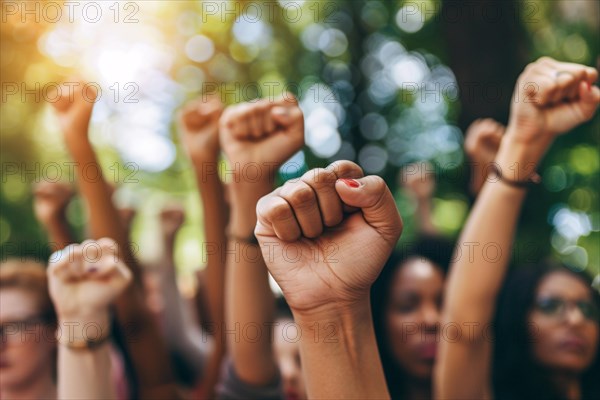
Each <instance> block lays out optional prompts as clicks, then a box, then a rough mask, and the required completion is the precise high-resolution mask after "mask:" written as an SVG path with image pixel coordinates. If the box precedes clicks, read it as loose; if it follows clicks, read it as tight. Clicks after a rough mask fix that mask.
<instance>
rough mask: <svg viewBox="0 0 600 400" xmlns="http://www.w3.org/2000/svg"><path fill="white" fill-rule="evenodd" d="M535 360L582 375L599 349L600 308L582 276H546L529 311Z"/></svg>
mask: <svg viewBox="0 0 600 400" xmlns="http://www.w3.org/2000/svg"><path fill="white" fill-rule="evenodd" d="M529 330H530V334H531V337H532V353H533V354H532V355H533V358H534V360H535V361H536V362H537V363H538V364H540V365H542V366H543V367H546V368H548V369H550V370H555V371H557V372H567V373H574V374H581V373H582V372H584V371H585V370H586V369H587V368H588V367H589V366H590V365H591V364H592V362H593V361H594V359H595V357H596V352H597V350H598V334H599V328H598V309H597V305H596V304H594V302H593V299H592V294H591V290H590V288H589V286H588V285H586V283H585V282H584V281H583V280H581V279H580V278H578V277H576V276H574V275H572V274H570V273H568V272H563V271H558V272H552V273H550V274H548V275H547V276H546V277H544V278H543V279H542V281H541V282H540V285H539V287H538V290H537V293H536V300H535V304H534V306H533V309H532V310H531V312H530V314H529Z"/></svg>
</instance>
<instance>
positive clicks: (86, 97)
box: [52, 81, 98, 137]
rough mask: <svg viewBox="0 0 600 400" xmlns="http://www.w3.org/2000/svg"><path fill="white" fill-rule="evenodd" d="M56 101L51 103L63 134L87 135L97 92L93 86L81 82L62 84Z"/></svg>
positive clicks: (68, 135)
mask: <svg viewBox="0 0 600 400" xmlns="http://www.w3.org/2000/svg"><path fill="white" fill-rule="evenodd" d="M58 95H59V97H58V99H57V100H56V101H55V102H53V103H52V105H53V106H54V109H55V111H56V115H57V117H58V121H59V124H60V127H61V129H62V131H63V133H64V134H65V135H66V136H67V137H70V136H71V135H76V136H79V135H87V131H88V127H89V124H90V118H91V116H92V109H93V108H94V103H95V102H96V100H97V98H98V90H97V88H96V86H95V85H94V84H90V83H87V82H83V81H76V82H69V83H68V84H66V83H65V84H62V85H61V86H60V89H59V93H58Z"/></svg>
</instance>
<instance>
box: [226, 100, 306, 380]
mask: <svg viewBox="0 0 600 400" xmlns="http://www.w3.org/2000/svg"><path fill="white" fill-rule="evenodd" d="M290 97H291V96H288V98H290ZM303 127H304V123H303V118H302V112H301V111H300V109H299V107H298V105H297V102H296V101H295V99H294V100H293V101H292V100H288V101H285V100H283V99H281V100H276V101H268V100H261V101H258V102H256V103H251V104H250V103H243V104H238V105H236V106H232V107H229V108H228V109H227V110H226V111H225V113H224V114H223V117H222V118H221V123H220V139H221V145H222V146H223V150H224V152H225V154H226V156H227V158H228V161H229V168H230V169H233V170H234V171H235V172H234V177H233V182H232V183H231V184H230V185H231V191H230V194H231V220H230V226H229V232H230V238H229V243H228V254H227V277H226V321H227V328H228V329H229V330H233V329H236V330H237V331H238V332H246V331H248V332H252V330H251V329H250V328H251V327H253V326H254V327H259V329H260V333H261V334H260V336H259V337H258V338H257V339H256V340H253V339H254V338H252V340H250V338H248V337H246V336H245V335H240V336H239V338H237V340H236V337H235V336H236V335H233V334H229V335H228V350H229V351H230V354H231V358H232V360H233V366H234V369H235V371H236V374H237V375H238V376H239V377H240V378H241V379H242V380H243V381H244V382H246V383H248V384H251V385H257V386H260V385H267V384H269V383H271V382H273V380H274V379H275V378H276V376H277V373H278V371H277V366H276V364H275V358H274V354H273V350H272V341H271V331H272V330H271V329H270V328H269V326H270V325H269V324H270V323H271V322H272V321H273V318H274V315H273V313H274V306H275V302H274V297H273V294H272V292H271V289H270V287H269V282H268V274H267V268H266V266H265V263H264V260H263V258H262V256H261V253H260V249H259V248H258V246H256V245H255V244H252V243H250V241H251V240H250V238H251V237H252V235H253V232H254V227H255V225H256V212H255V210H256V204H257V202H258V200H259V198H260V197H261V196H263V195H265V194H267V193H269V192H270V191H271V190H272V188H273V183H274V179H275V173H276V171H277V168H278V167H279V166H280V165H281V164H282V163H283V162H284V161H285V160H287V159H288V158H289V157H291V156H292V155H293V154H294V153H295V152H296V151H298V150H300V148H301V147H302V145H303V143H304V129H303ZM247 167H253V169H252V168H250V169H247ZM254 167H256V168H258V169H256V168H254ZM257 171H258V175H256V172H257ZM248 329H250V330H248Z"/></svg>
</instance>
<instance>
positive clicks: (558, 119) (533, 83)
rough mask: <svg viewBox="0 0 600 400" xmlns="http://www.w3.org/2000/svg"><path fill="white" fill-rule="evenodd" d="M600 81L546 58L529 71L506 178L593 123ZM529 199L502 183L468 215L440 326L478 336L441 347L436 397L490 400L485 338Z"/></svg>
mask: <svg viewBox="0 0 600 400" xmlns="http://www.w3.org/2000/svg"><path fill="white" fill-rule="evenodd" d="M564 71H568V72H566V73H563V72H564ZM558 72H561V73H558ZM596 78H597V72H596V70H594V69H593V68H587V67H584V66H581V65H577V64H568V63H559V62H557V61H554V60H551V59H547V58H543V59H540V60H539V61H537V62H535V63H533V64H530V65H529V66H528V67H527V68H526V69H525V71H524V72H523V74H521V76H520V77H519V80H518V82H517V85H516V89H515V95H514V96H513V104H512V108H511V117H510V123H509V126H508V128H507V132H506V134H505V136H504V138H503V139H502V143H501V145H500V150H499V152H498V155H497V157H496V163H497V165H498V168H499V169H500V171H501V173H502V175H503V176H504V179H510V180H519V181H524V180H526V179H527V178H528V177H529V176H530V175H531V174H532V172H533V171H534V170H535V168H536V167H537V165H538V163H539V161H540V159H541V158H542V156H543V155H544V153H545V152H546V150H547V149H548V148H549V146H550V145H551V143H552V141H553V140H554V138H555V137H556V135H558V134H560V133H563V132H567V131H569V130H570V129H572V128H573V127H575V126H577V125H579V124H581V123H582V122H584V121H587V120H588V119H590V118H591V117H592V115H593V114H594V111H595V110H596V108H597V105H598V102H599V100H600V90H598V88H596V87H592V88H590V87H589V83H591V82H593V81H595V80H596ZM532 88H533V89H534V90H532ZM525 194H526V190H525V189H523V188H515V187H513V186H511V185H509V184H507V183H506V182H504V181H493V182H491V181H488V182H487V183H485V185H484V186H483V188H482V190H481V192H480V194H479V196H478V198H477V201H476V203H475V205H474V207H473V210H472V212H471V214H470V216H469V219H468V221H467V224H466V226H465V228H464V230H463V232H462V235H461V237H460V240H459V242H458V245H457V252H458V254H457V256H456V257H455V259H456V261H455V262H454V264H453V265H452V268H451V273H450V277H449V281H448V287H447V289H446V290H447V292H446V293H447V294H446V299H445V303H444V320H443V323H446V324H447V323H456V324H458V325H459V326H461V327H465V329H466V327H467V326H469V325H470V326H471V327H474V331H473V335H471V334H469V335H463V336H462V338H461V340H458V341H456V342H452V343H451V342H449V341H442V342H441V343H440V350H439V354H438V361H437V365H436V373H435V374H436V376H435V390H436V397H439V398H489V397H491V396H492V389H491V376H490V374H491V362H492V354H491V352H492V343H490V342H489V341H488V340H487V338H486V337H484V335H483V331H484V329H486V326H487V325H488V324H489V323H490V322H491V320H492V318H493V315H494V311H495V306H496V298H497V296H498V293H499V291H500V287H501V285H502V282H503V280H504V277H505V274H506V270H507V267H508V264H509V260H510V255H511V247H512V241H513V238H514V234H515V229H516V225H517V219H518V216H519V213H520V209H521V205H522V203H523V200H524V198H525ZM486 246H487V247H488V248H489V247H493V248H494V249H495V250H497V251H498V256H494V258H492V256H491V255H489V254H488V253H486ZM470 249H472V251H470ZM494 254H496V253H494ZM467 324H469V325H467Z"/></svg>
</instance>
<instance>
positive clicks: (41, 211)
mask: <svg viewBox="0 0 600 400" xmlns="http://www.w3.org/2000/svg"><path fill="white" fill-rule="evenodd" d="M33 195H34V198H33V210H34V212H35V216H36V217H37V219H38V220H39V221H40V222H41V223H42V224H44V225H46V226H48V225H49V224H51V223H53V222H56V221H57V219H61V218H63V217H64V213H65V210H66V208H67V206H68V205H69V201H70V200H71V198H72V197H73V189H72V188H71V186H70V185H69V184H67V183H64V182H47V181H42V182H40V183H39V184H38V185H36V186H35V188H34V191H33Z"/></svg>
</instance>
